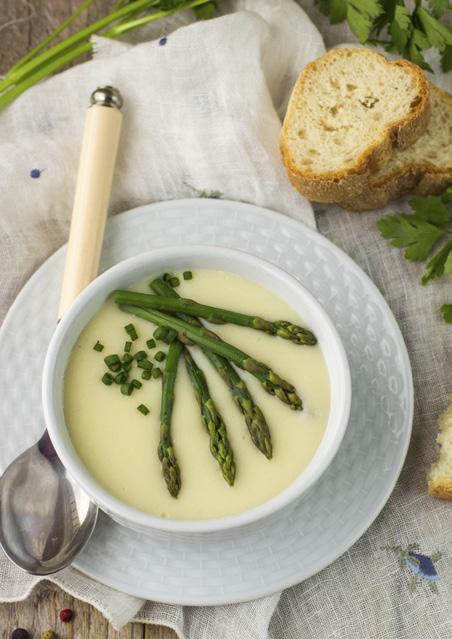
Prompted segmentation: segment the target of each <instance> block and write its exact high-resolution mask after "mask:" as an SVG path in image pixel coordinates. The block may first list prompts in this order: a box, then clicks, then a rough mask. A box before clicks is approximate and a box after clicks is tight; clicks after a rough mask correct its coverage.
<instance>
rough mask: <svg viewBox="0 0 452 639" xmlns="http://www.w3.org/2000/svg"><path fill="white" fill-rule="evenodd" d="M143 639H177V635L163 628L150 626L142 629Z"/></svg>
mask: <svg viewBox="0 0 452 639" xmlns="http://www.w3.org/2000/svg"><path fill="white" fill-rule="evenodd" d="M143 639H177V635H176V633H175V632H174V630H171V629H170V628H166V627H165V626H150V625H146V626H145V627H144V635H143Z"/></svg>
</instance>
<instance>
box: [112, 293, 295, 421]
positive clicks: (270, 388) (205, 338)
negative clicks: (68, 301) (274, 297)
mask: <svg viewBox="0 0 452 639" xmlns="http://www.w3.org/2000/svg"><path fill="white" fill-rule="evenodd" d="M113 297H114V299H115V301H117V302H118V301H120V300H118V299H117V297H116V293H115V294H114V296H113ZM119 308H120V309H121V310H122V311H124V312H126V313H131V314H132V315H136V317H141V318H142V319H145V320H147V321H148V322H152V323H153V324H157V325H158V326H166V327H167V328H172V329H174V330H175V331H177V333H178V338H179V339H181V340H182V341H183V340H184V339H185V338H188V339H190V340H191V341H193V342H195V344H198V345H199V346H202V347H204V348H207V349H208V350H209V351H212V352H214V353H217V355H222V356H223V357H225V358H226V359H228V360H230V361H232V362H234V364H236V365H237V366H238V367H239V368H243V370H245V371H248V373H251V374H252V375H254V376H255V377H256V378H257V379H258V380H259V381H260V383H261V385H262V387H263V388H264V390H266V391H267V393H269V394H270V395H276V397H278V399H280V400H281V401H282V402H284V403H285V404H288V405H289V406H290V408H292V409H293V410H302V408H303V403H302V401H301V399H300V398H299V397H298V395H297V393H296V390H295V388H294V386H292V384H290V383H289V382H287V381H286V380H285V379H283V378H282V377H280V376H279V375H277V374H276V373H275V372H274V371H273V370H272V369H271V368H269V367H268V366H267V365H266V364H264V363H262V362H259V361H258V360H256V359H254V358H253V357H251V356H250V355H247V353H244V352H243V351H241V350H240V349H239V348H236V347H235V346H233V345H232V344H228V343H227V342H223V341H222V340H221V339H220V338H219V337H218V336H217V335H215V333H212V332H211V331H207V330H206V329H205V328H202V327H198V326H192V325H191V324H188V323H187V322H185V321H184V320H181V319H179V318H177V317H172V316H171V315H167V314H166V313H161V312H160V311H153V310H149V309H145V308H141V307H139V306H130V305H127V304H120V306H119Z"/></svg>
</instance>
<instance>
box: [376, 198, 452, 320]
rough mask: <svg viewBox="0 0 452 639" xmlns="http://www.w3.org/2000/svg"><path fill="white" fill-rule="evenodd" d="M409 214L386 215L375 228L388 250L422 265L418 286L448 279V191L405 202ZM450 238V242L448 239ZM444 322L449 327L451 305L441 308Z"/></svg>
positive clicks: (451, 207) (451, 264)
mask: <svg viewBox="0 0 452 639" xmlns="http://www.w3.org/2000/svg"><path fill="white" fill-rule="evenodd" d="M408 204H409V205H410V207H411V210H412V211H413V212H412V213H410V214H405V213H398V214H396V215H388V216H386V217H383V218H382V219H381V220H379V221H378V223H377V226H378V229H379V231H380V233H381V234H382V236H383V237H384V238H386V239H387V240H389V243H390V244H391V246H396V247H398V248H404V249H405V257H406V259H407V260H410V261H412V262H426V261H427V260H428V261H427V262H426V264H425V268H424V273H423V275H422V278H421V284H423V285H425V284H427V282H429V281H430V280H433V279H435V278H438V277H441V276H442V275H445V274H446V275H452V188H450V189H448V190H447V191H446V192H445V193H444V194H443V195H442V196H433V195H427V196H425V197H421V196H417V197H413V198H412V199H411V200H409V202H408ZM448 238H451V239H448ZM441 313H442V315H443V319H444V321H445V322H448V323H449V324H452V304H443V306H442V307H441Z"/></svg>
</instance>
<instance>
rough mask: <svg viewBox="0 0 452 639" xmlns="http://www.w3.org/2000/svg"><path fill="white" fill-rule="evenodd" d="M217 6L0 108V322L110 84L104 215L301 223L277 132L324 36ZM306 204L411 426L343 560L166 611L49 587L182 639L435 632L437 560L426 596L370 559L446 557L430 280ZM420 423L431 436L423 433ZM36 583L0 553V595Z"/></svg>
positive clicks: (32, 264) (62, 214) (442, 607)
mask: <svg viewBox="0 0 452 639" xmlns="http://www.w3.org/2000/svg"><path fill="white" fill-rule="evenodd" d="M301 4H302V5H303V6H304V7H305V9H306V10H307V11H308V12H309V14H310V16H311V17H312V18H313V19H314V20H315V21H316V23H317V24H318V25H320V28H321V31H322V35H324V36H325V41H326V44H327V46H332V45H336V44H338V43H339V42H341V41H343V40H348V39H349V38H350V33H349V32H347V30H346V28H345V27H343V26H339V27H334V28H333V27H331V26H330V25H329V23H328V21H327V20H326V19H325V18H324V17H323V16H320V14H319V13H318V12H317V10H316V9H315V8H313V6H312V4H313V3H312V2H311V0H305V1H303V0H301ZM222 11H223V13H224V14H225V15H223V16H221V17H219V18H216V19H214V20H212V21H209V22H206V23H196V24H191V25H188V26H182V28H180V29H179V30H177V31H175V32H174V33H171V31H172V29H174V28H175V27H176V26H180V25H184V23H185V22H188V21H189V20H190V18H189V17H187V15H185V16H179V15H178V16H176V17H175V18H173V19H172V20H170V21H168V22H167V23H166V25H165V26H162V25H161V24H158V25H157V26H154V27H151V28H149V29H147V30H146V31H145V32H144V31H141V32H140V34H138V33H137V34H136V35H133V36H132V38H134V39H135V38H137V37H138V38H141V39H143V38H146V41H145V42H143V43H142V44H139V45H137V46H134V47H130V46H129V44H124V43H117V42H111V41H105V40H103V39H96V40H95V44H96V54H95V56H94V60H93V61H90V62H88V63H85V64H83V65H79V66H77V67H75V68H73V69H70V70H69V71H66V72H65V73H62V74H59V75H57V76H56V77H54V78H52V79H50V80H48V81H47V82H44V83H43V84H41V85H39V86H37V87H35V88H33V89H32V90H30V91H29V92H27V93H26V94H25V95H23V96H22V97H20V98H19V99H18V100H17V101H16V102H15V103H13V104H12V105H11V106H10V107H9V108H8V109H6V110H5V111H3V112H0V192H1V193H2V202H1V207H0V256H1V263H2V269H1V272H0V282H1V290H2V296H1V300H0V313H1V317H3V316H4V314H5V312H6V311H7V308H8V307H9V305H10V304H11V302H12V301H13V299H14V297H15V295H16V294H17V292H18V291H19V289H20V288H21V286H22V285H23V284H24V283H25V281H26V280H27V279H28V277H29V276H30V275H31V273H32V272H33V271H34V270H35V269H36V268H37V267H38V266H39V265H40V264H41V263H42V261H43V260H44V259H45V258H46V257H47V256H48V255H49V254H50V253H52V252H53V251H54V250H55V249H56V248H57V247H58V246H60V245H61V244H62V243H63V242H64V241H65V240H66V238H67V233H68V225H69V218H70V212H71V204H72V202H71V200H72V196H73V191H74V183H75V175H76V167H77V162H78V151H79V144H80V139H81V132H82V127H83V118H84V112H85V109H86V106H87V99H88V96H89V93H90V92H91V90H92V89H93V87H95V86H97V85H98V84H103V83H111V84H114V85H116V86H118V87H120V88H121V90H122V92H123V94H124V98H125V107H124V116H125V117H124V129H123V136H122V143H121V149H120V154H119V160H118V170H117V172H116V179H115V184H114V188H113V193H112V200H111V210H112V211H113V212H120V211H121V210H125V209H128V208H132V207H134V206H138V205H140V204H144V203H146V202H151V201H158V200H165V199H172V198H179V197H186V196H191V195H195V193H196V190H197V189H198V190H204V189H208V190H218V191H221V192H222V193H223V194H224V197H226V198H228V199H235V200H244V201H248V202H252V203H254V204H260V205H262V206H266V207H269V208H273V209H275V210H279V211H282V212H284V213H286V214H288V215H291V216H293V217H296V218H298V219H299V220H302V221H303V222H305V223H307V224H309V225H314V217H313V212H312V208H311V206H310V204H309V203H308V202H307V201H306V200H304V199H303V198H301V197H300V196H299V195H298V194H297V193H295V192H294V191H293V189H292V188H291V186H290V184H289V182H288V180H287V178H286V176H285V172H284V169H283V167H282V164H281V162H280V159H279V151H278V136H279V130H280V118H281V117H282V115H283V114H284V110H285V106H286V104H287V99H288V96H289V94H290V90H291V87H292V86H293V83H294V81H295V79H296V77H297V75H298V73H299V71H300V70H301V69H302V67H303V66H304V65H305V64H306V63H307V62H309V61H310V60H311V59H313V58H315V57H317V56H319V55H321V54H322V53H323V52H324V50H325V49H324V44H323V41H322V37H321V36H320V34H319V32H318V31H317V29H316V27H315V26H314V25H313V23H312V22H311V21H310V20H309V19H308V18H307V16H306V14H305V13H304V11H303V10H302V9H301V8H300V7H299V6H297V5H296V4H295V2H293V1H292V0H236V1H235V2H230V3H229V2H228V3H222ZM231 11H236V13H231V14H229V12H231ZM164 33H170V35H169V37H168V41H167V43H166V44H165V45H163V46H160V45H159V43H158V40H157V41H156V40H154V39H155V38H157V39H158V38H159V37H160V36H161V35H163V34H164ZM33 168H38V169H41V170H43V174H42V175H41V178H39V179H35V180H33V179H30V176H29V172H30V170H31V169H33ZM320 208H321V209H322V212H320V213H319V214H318V220H319V226H320V230H321V231H322V232H324V233H325V234H326V235H327V236H329V237H330V239H332V240H333V241H336V242H337V243H338V244H339V245H341V246H343V248H345V250H347V251H348V252H349V253H350V254H351V255H352V256H353V257H354V258H355V259H356V260H357V261H358V263H360V264H361V266H362V267H363V268H365V270H367V271H368V273H369V274H370V275H371V276H372V277H373V279H374V280H375V281H376V282H377V284H378V285H379V286H380V288H381V289H382V290H383V292H384V293H385V295H386V297H387V299H388V300H389V302H390V303H391V302H392V303H393V310H394V311H395V312H396V315H397V316H398V319H399V322H400V323H401V324H402V330H404V333H405V337H406V338H407V341H408V346H409V348H410V350H411V357H412V361H413V364H414V372H415V383H416V384H417V387H416V391H417V394H416V398H417V399H416V412H417V413H418V415H419V420H418V421H417V422H416V424H415V437H414V440H413V447H412V450H411V454H410V457H409V459H408V463H407V466H406V469H405V471H404V473H403V475H402V479H401V481H400V482H399V484H398V486H397V488H396V490H395V492H394V494H393V496H392V498H391V500H390V502H389V504H388V506H387V507H386V508H385V510H384V511H383V513H382V514H381V515H380V517H379V518H378V519H377V521H376V522H375V523H374V524H373V526H372V527H371V528H370V530H369V531H368V532H367V533H366V534H365V535H364V536H363V537H362V539H361V540H360V541H359V542H358V543H356V544H355V545H354V546H353V548H352V549H351V550H350V551H349V552H348V553H346V554H345V555H344V556H343V557H342V558H341V559H339V560H338V561H336V562H335V563H334V564H333V565H332V566H330V567H329V568H327V569H325V570H324V571H322V573H320V574H319V575H316V576H314V577H312V578H311V579H309V580H307V581H306V582H304V583H302V584H300V585H299V586H296V587H294V588H291V589H289V590H287V591H285V592H284V593H283V594H282V596H280V593H277V594H275V595H272V596H269V597H266V598H263V599H260V600H257V601H254V602H249V603H244V604H239V605H229V606H218V607H208V608H182V607H178V606H170V605H162V604H154V603H152V602H144V601H143V600H140V599H137V598H135V597H130V596H128V595H124V594H122V593H119V592H117V591H114V590H112V589H110V588H108V587H106V586H103V585H101V584H99V583H97V582H95V581H93V580H91V579H89V578H88V577H85V576H84V575H82V574H80V573H78V572H77V571H76V570H74V569H72V568H68V569H66V570H64V571H63V572H61V573H59V574H58V575H56V576H54V577H52V578H51V580H52V581H54V582H55V583H56V584H58V585H59V586H60V587H62V588H63V589H64V590H66V591H67V592H69V593H70V594H72V595H74V596H76V597H78V598H80V599H82V600H84V601H87V602H89V603H91V604H93V605H94V606H96V607H97V608H98V609H99V610H100V611H101V612H102V613H103V614H104V615H105V616H106V617H107V618H108V619H109V620H110V621H111V623H112V624H113V625H114V626H115V627H117V628H118V627H121V626H123V625H124V624H125V623H127V622H128V621H130V620H132V619H133V618H134V619H135V620H139V621H143V622H148V623H155V624H166V625H168V626H169V627H172V628H174V629H175V631H176V632H177V634H178V636H179V637H180V638H181V639H226V638H227V639H266V638H267V637H270V638H271V639H305V638H306V639H311V638H312V639H314V638H315V639H327V638H333V637H334V638H335V639H339V638H342V639H354V638H355V637H356V639H364V638H366V639H367V637H369V638H370V637H372V638H377V637H378V638H381V639H399V638H400V639H408V638H410V639H411V638H412V637H415V638H416V639H417V637H419V638H420V637H423V638H428V639H430V638H431V639H433V638H435V639H443V638H444V639H445V638H446V637H447V636H450V633H451V630H452V628H451V619H450V615H449V612H448V604H449V603H450V601H451V596H450V595H451V590H450V587H451V576H450V572H451V571H450V561H449V572H448V571H447V563H448V560H447V559H443V560H442V563H441V568H439V569H438V570H440V571H441V584H440V586H439V593H438V594H437V595H435V594H433V593H429V592H428V591H426V589H425V588H424V589H423V588H418V589H417V590H416V592H415V593H413V594H410V593H409V591H408V589H407V587H406V584H405V583H404V579H405V577H406V575H404V574H403V573H402V572H401V569H400V568H399V567H398V564H397V562H396V561H395V558H394V556H392V555H391V554H389V553H388V552H387V551H382V550H381V547H382V546H384V545H386V544H390V545H395V544H401V545H407V543H411V542H413V541H418V542H419V543H420V544H421V546H422V549H423V551H424V552H427V551H428V552H431V551H433V550H434V549H435V548H436V547H438V548H440V550H442V551H443V553H445V555H446V556H447V546H448V545H449V553H450V550H451V549H450V543H451V535H450V523H451V509H450V507H449V505H448V504H444V503H441V502H434V501H433V500H431V499H430V498H429V497H428V496H427V495H426V492H425V478H424V475H425V466H426V462H427V461H430V460H431V458H432V455H433V442H434V435H435V429H434V422H435V418H436V416H437V415H438V413H439V412H440V410H441V409H442V408H443V407H444V403H445V400H446V392H447V391H450V390H451V388H450V382H448V378H447V375H446V365H447V354H449V361H450V347H451V338H450V334H451V333H450V331H451V329H450V328H448V327H446V326H445V325H442V324H440V322H439V320H438V319H437V317H435V316H434V309H435V308H436V307H437V306H438V305H439V304H440V300H442V301H444V297H445V283H444V282H439V283H435V284H433V285H432V286H429V287H427V288H426V289H421V287H419V286H418V284H417V283H416V279H417V277H418V274H417V272H416V271H415V270H414V269H415V267H413V266H412V265H408V266H407V265H406V263H405V262H404V260H403V257H402V256H401V253H400V252H398V251H395V250H393V249H392V250H391V249H389V248H387V247H386V245H385V243H384V242H383V241H382V240H381V238H379V237H378V234H377V232H376V230H375V219H376V218H375V214H368V215H364V216H356V215H349V214H346V213H343V212H341V213H338V212H335V211H334V207H325V206H322V207H320ZM402 278H403V279H402ZM410 278H411V280H410ZM410 283H411V284H412V286H411V285H410ZM433 323H434V327H433ZM448 331H449V332H448ZM448 383H449V386H448ZM424 425H425V426H428V427H429V428H430V431H429V434H427V435H425V434H424V433H423V430H422V428H423V426H424ZM1 470H3V469H0V471H1ZM37 582H38V578H35V577H31V576H29V575H25V574H24V573H22V572H20V571H19V570H18V569H17V568H15V567H14V566H13V565H12V564H11V563H10V562H9V561H8V560H7V559H6V557H4V556H3V555H1V556H0V600H1V601H13V600H18V599H22V598H25V597H26V596H27V595H28V594H29V593H30V592H31V590H32V588H33V586H34V585H35V584H36V583H37Z"/></svg>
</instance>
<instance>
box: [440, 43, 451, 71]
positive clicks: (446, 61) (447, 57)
mask: <svg viewBox="0 0 452 639" xmlns="http://www.w3.org/2000/svg"><path fill="white" fill-rule="evenodd" d="M441 70H442V71H443V72H444V73H447V72H448V71H452V46H450V45H448V46H447V47H446V48H445V49H444V53H443V55H442V58H441Z"/></svg>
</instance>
